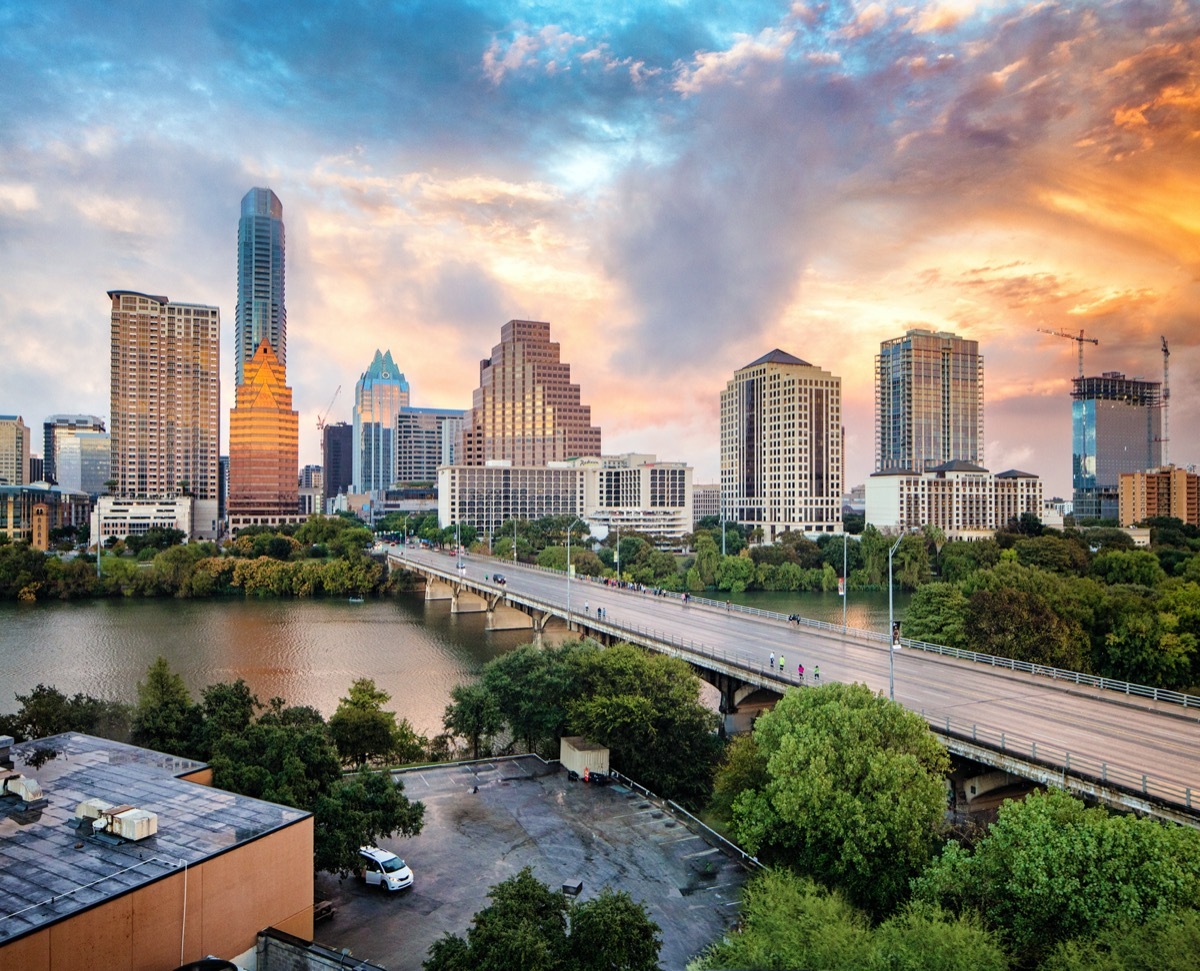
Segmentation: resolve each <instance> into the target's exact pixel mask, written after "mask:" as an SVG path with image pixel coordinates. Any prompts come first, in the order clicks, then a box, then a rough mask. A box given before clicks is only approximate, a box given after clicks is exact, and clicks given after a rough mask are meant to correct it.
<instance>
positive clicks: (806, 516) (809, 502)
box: [721, 349, 842, 543]
mask: <svg viewBox="0 0 1200 971" xmlns="http://www.w3.org/2000/svg"><path fill="white" fill-rule="evenodd" d="M841 426H842V379H841V378H839V377H835V376H834V375H832V374H830V373H829V372H828V371H823V370H822V369H821V368H819V367H816V366H815V365H812V364H809V363H808V362H807V361H802V360H800V359H799V358H797V357H793V356H792V355H791V354H787V353H785V352H784V351H781V350H778V349H776V350H773V351H771V352H770V353H769V354H764V355H763V356H762V357H760V358H758V360H756V361H751V362H750V363H749V364H747V365H746V366H745V367H743V368H739V369H738V370H737V371H735V372H734V375H733V379H732V380H731V381H730V382H729V383H728V384H727V385H726V386H725V390H724V391H723V392H721V498H722V502H723V503H724V507H725V509H724V516H725V518H727V519H732V520H735V521H737V522H739V523H741V524H743V525H745V526H748V527H750V528H751V529H754V528H756V527H760V528H761V529H762V531H763V536H762V538H763V540H764V541H765V542H767V543H773V542H774V541H775V540H776V539H778V538H779V536H780V535H781V534H782V533H784V532H787V531H789V530H791V531H795V532H803V533H840V532H841V531H842V431H841Z"/></svg>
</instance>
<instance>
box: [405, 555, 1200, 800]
mask: <svg viewBox="0 0 1200 971" xmlns="http://www.w3.org/2000/svg"><path fill="white" fill-rule="evenodd" d="M405 554H406V555H407V556H409V557H411V558H412V559H414V560H418V561H422V562H425V563H427V564H428V565H430V566H432V567H434V568H438V569H442V570H446V569H449V570H450V571H451V572H453V570H454V565H455V563H454V560H453V558H452V557H450V556H447V555H445V554H442V553H436V552H432V551H418V550H414V549H413V548H409V549H407V550H406V551H405ZM463 564H464V568H465V569H464V572H465V575H466V576H467V577H469V578H470V579H472V580H473V581H479V582H482V581H483V577H484V575H485V574H486V575H489V576H490V575H491V574H493V573H495V572H500V573H502V574H503V575H504V576H505V577H506V578H507V579H508V590H509V591H511V592H513V593H515V594H519V593H524V594H526V595H528V596H531V597H534V598H537V599H539V600H542V601H544V602H547V603H553V604H557V605H558V606H560V607H564V608H565V605H566V601H567V594H566V589H567V581H566V578H565V577H563V576H562V575H561V574H550V573H546V572H543V571H540V570H536V569H532V568H526V567H521V566H516V567H514V566H513V565H512V564H508V563H500V562H498V561H495V560H492V559H488V558H476V557H466V558H465V559H464V560H463ZM489 585H490V584H489ZM585 604H586V605H587V615H586V616H585V614H584V607H585ZM597 607H603V608H604V609H605V610H606V611H607V612H608V615H607V617H606V620H607V621H609V622H610V623H613V624H617V625H629V626H635V627H641V628H647V629H650V630H652V631H659V632H662V633H663V634H665V635H668V636H673V637H674V638H676V639H679V640H683V641H685V642H686V641H693V642H695V644H696V645H697V647H698V648H699V649H702V650H705V651H707V652H723V653H727V654H730V655H735V656H737V657H738V658H739V659H740V660H741V661H742V663H745V664H748V665H751V666H754V667H757V669H758V670H759V671H760V672H761V673H763V674H764V675H766V676H768V677H771V676H774V678H775V680H776V681H777V682H778V683H779V686H780V688H783V687H785V686H786V684H788V683H793V684H794V683H796V680H797V679H796V665H797V663H801V662H802V663H803V664H804V667H805V669H806V672H808V673H809V678H810V679H811V672H812V671H813V670H814V668H815V667H816V666H818V665H819V666H820V669H821V677H822V680H823V681H847V682H851V681H859V682H863V683H865V684H867V685H868V686H869V687H870V688H871V689H872V690H874V691H882V692H884V693H885V694H886V693H887V691H888V650H887V646H886V645H885V644H883V643H880V642H876V641H864V640H860V639H858V638H855V637H854V636H842V635H841V634H832V633H826V632H824V631H819V630H814V629H811V628H803V627H801V628H797V627H795V626H794V625H791V624H787V623H784V622H782V621H773V620H769V619H764V618H759V617H755V616H753V615H747V614H745V613H740V612H737V611H732V612H727V611H725V610H722V609H720V608H719V607H708V606H702V605H699V604H694V603H693V604H690V605H686V606H685V605H683V604H682V603H680V601H679V600H678V599H676V598H674V597H656V596H654V595H653V594H651V593H638V592H636V591H632V590H621V589H619V588H616V587H609V586H605V585H603V584H601V583H597V582H594V581H590V580H585V579H582V578H576V579H574V580H572V581H571V608H572V613H573V615H574V616H575V617H576V619H577V620H580V621H586V620H588V619H593V618H595V613H596V608H597ZM772 653H774V655H775V656H776V658H778V657H779V656H780V654H782V655H783V657H784V658H785V663H786V665H787V671H786V672H785V673H784V674H785V676H784V677H782V678H781V676H780V675H779V673H778V672H772V671H771V670H770V668H769V666H768V658H769V655H770V654H772ZM893 660H894V662H895V677H894V682H895V697H896V700H897V701H898V702H900V703H901V704H903V705H905V707H907V708H909V709H911V710H913V711H919V712H922V713H923V714H924V716H925V717H926V718H927V719H928V720H929V721H930V722H931V723H933V724H937V725H939V726H944V724H945V721H946V719H947V718H949V719H950V721H951V727H952V728H953V730H954V731H956V732H959V733H965V734H967V735H970V734H971V732H972V731H973V730H974V731H976V732H978V734H979V738H980V740H981V741H985V740H986V741H988V742H991V743H995V742H996V741H998V739H999V738H1000V734H1001V733H1004V736H1005V745H1006V748H1008V749H1009V750H1011V751H1013V752H1016V753H1020V754H1023V755H1030V754H1032V751H1033V748H1032V747H1033V745H1034V744H1036V754H1037V757H1038V758H1040V759H1042V760H1044V761H1048V762H1050V763H1051V764H1057V765H1063V764H1064V763H1065V762H1066V759H1067V754H1068V753H1069V757H1070V762H1071V765H1072V766H1073V767H1075V768H1076V769H1081V768H1083V767H1084V766H1091V767H1094V770H1095V771H1097V772H1098V771H1099V770H1100V767H1101V766H1102V765H1103V766H1105V767H1106V771H1107V773H1108V774H1109V777H1110V778H1111V779H1114V780H1120V781H1123V782H1125V781H1127V780H1128V781H1129V782H1136V780H1139V779H1140V778H1141V776H1142V775H1143V774H1145V775H1146V776H1147V777H1148V783H1149V785H1150V787H1151V791H1152V792H1154V791H1156V788H1155V787H1156V786H1161V787H1164V788H1168V789H1170V790H1172V791H1173V792H1176V793H1177V796H1176V797H1175V798H1174V799H1173V801H1182V799H1183V798H1184V796H1183V793H1184V790H1185V789H1187V788H1189V787H1190V788H1191V789H1192V790H1193V792H1194V798H1193V802H1196V800H1200V717H1198V716H1200V712H1195V711H1188V712H1185V711H1184V710H1182V709H1178V708H1175V707H1174V706H1168V705H1166V704H1165V703H1155V702H1151V701H1148V700H1144V699H1139V698H1127V697H1126V696H1124V695H1119V694H1117V693H1115V692H1111V691H1101V690H1099V689H1092V688H1086V687H1080V686H1076V685H1068V684H1064V683H1062V682H1055V681H1050V680H1048V679H1046V678H1039V677H1035V676H1033V675H1029V674H1024V673H1021V672H1012V671H1006V670H1003V669H998V668H991V667H988V666H985V665H981V664H976V663H972V662H969V661H959V660H956V659H953V658H946V657H942V656H939V655H932V654H926V653H924V652H921V651H915V650H901V651H896V652H895V653H894V655H893ZM1160 794H1162V795H1166V793H1165V792H1164V793H1160Z"/></svg>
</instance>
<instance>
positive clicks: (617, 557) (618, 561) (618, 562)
mask: <svg viewBox="0 0 1200 971" xmlns="http://www.w3.org/2000/svg"><path fill="white" fill-rule="evenodd" d="M613 562H615V563H616V565H617V582H618V583H620V582H621V524H620V523H617V552H616V554H615V555H614V556H613Z"/></svg>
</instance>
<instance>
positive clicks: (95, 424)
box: [42, 415, 104, 492]
mask: <svg viewBox="0 0 1200 971" xmlns="http://www.w3.org/2000/svg"><path fill="white" fill-rule="evenodd" d="M102 431H104V419H103V418H100V417H99V416H97V415H51V416H50V417H49V418H47V419H46V420H45V421H44V422H42V458H43V461H42V477H43V478H44V479H45V480H46V481H47V482H58V450H59V447H60V446H61V444H62V442H64V441H65V440H66V439H68V438H70V437H71V436H72V435H74V434H76V433H77V432H102ZM84 491H85V492H86V491H87V490H84Z"/></svg>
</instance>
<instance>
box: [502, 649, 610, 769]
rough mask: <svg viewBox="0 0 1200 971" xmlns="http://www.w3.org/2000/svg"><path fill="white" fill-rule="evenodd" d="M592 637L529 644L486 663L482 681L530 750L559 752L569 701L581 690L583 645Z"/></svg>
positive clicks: (509, 724)
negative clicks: (578, 660) (579, 659)
mask: <svg viewBox="0 0 1200 971" xmlns="http://www.w3.org/2000/svg"><path fill="white" fill-rule="evenodd" d="M594 650H596V647H595V645H593V644H590V643H589V642H580V641H566V642H564V643H563V644H561V645H558V646H555V647H546V648H539V647H538V646H537V645H535V644H525V645H523V646H521V647H518V648H517V649H516V650H513V651H509V652H508V653H507V654H503V655H501V656H500V657H498V658H496V659H495V660H492V661H489V662H488V663H487V664H486V665H485V666H484V668H483V678H482V681H481V684H482V685H483V687H484V688H485V689H486V690H487V692H488V693H489V694H490V695H491V697H492V699H493V700H494V702H495V704H496V708H497V710H498V711H499V712H500V715H501V717H502V718H503V719H504V721H505V723H506V724H507V725H508V729H509V731H510V732H511V733H512V736H513V738H515V739H516V740H518V741H520V742H522V743H523V744H524V746H525V748H526V750H527V751H530V752H539V751H541V752H548V750H549V751H553V752H557V744H558V739H559V738H560V737H561V736H562V735H563V734H565V731H564V729H565V726H566V721H567V703H568V701H569V700H570V699H572V698H573V697H575V696H576V695H577V694H578V693H579V690H580V672H579V666H578V664H576V663H575V661H574V659H575V658H576V656H577V655H578V654H579V653H580V652H581V651H594Z"/></svg>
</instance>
